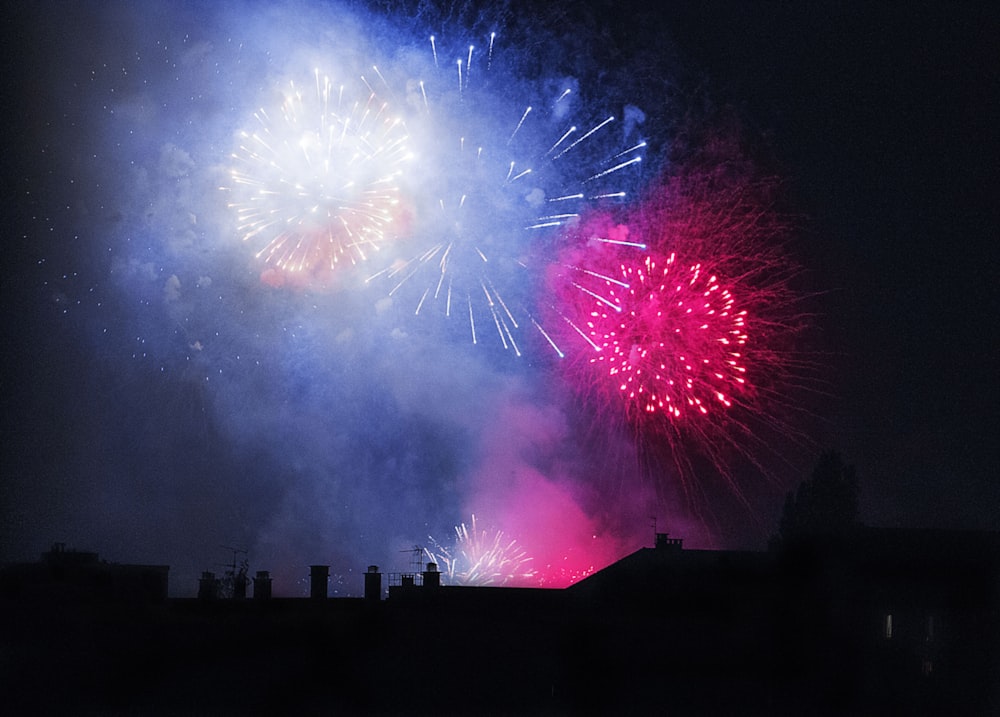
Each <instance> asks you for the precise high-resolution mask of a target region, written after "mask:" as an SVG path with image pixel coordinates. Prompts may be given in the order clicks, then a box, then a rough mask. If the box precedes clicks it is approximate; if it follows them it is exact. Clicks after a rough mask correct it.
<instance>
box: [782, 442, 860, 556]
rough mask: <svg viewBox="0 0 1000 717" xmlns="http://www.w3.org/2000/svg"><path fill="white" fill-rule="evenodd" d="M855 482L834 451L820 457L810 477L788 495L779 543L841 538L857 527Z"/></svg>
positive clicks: (850, 468)
mask: <svg viewBox="0 0 1000 717" xmlns="http://www.w3.org/2000/svg"><path fill="white" fill-rule="evenodd" d="M858 493H859V488H858V479H857V475H856V474H855V471H854V466H849V465H846V464H845V463H844V461H843V459H842V458H841V457H840V454H839V453H838V452H837V451H827V452H825V453H823V454H822V455H821V456H820V458H819V461H818V462H817V463H816V467H815V468H814V469H813V472H812V477H811V478H809V479H808V480H804V481H802V483H800V484H799V487H798V490H797V491H794V492H790V493H788V495H787V496H786V498H785V507H784V509H783V510H782V513H781V522H780V524H779V530H778V536H776V538H777V540H778V542H781V543H788V542H789V541H794V540H796V539H801V538H809V537H821V536H833V535H843V534H844V533H847V532H849V531H850V530H851V529H853V528H854V527H856V526H857V518H858Z"/></svg>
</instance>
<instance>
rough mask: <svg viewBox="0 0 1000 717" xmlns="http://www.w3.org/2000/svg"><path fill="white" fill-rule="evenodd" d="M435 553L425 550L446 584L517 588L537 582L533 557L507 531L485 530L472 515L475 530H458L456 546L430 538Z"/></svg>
mask: <svg viewBox="0 0 1000 717" xmlns="http://www.w3.org/2000/svg"><path fill="white" fill-rule="evenodd" d="M430 540H431V542H432V543H433V544H434V546H435V547H434V550H431V549H425V552H426V555H427V557H428V559H430V560H431V561H432V562H435V563H437V564H438V566H439V567H440V569H441V573H442V575H443V580H444V582H445V584H446V585H512V584H513V585H516V584H524V583H526V582H535V575H536V572H535V570H534V568H533V567H532V558H531V557H530V556H529V555H528V554H527V552H526V551H525V550H524V548H522V547H521V546H520V545H519V544H518V542H517V541H516V540H514V539H512V538H508V537H507V536H505V535H504V533H503V531H499V530H497V531H493V530H481V529H480V528H479V526H478V524H477V522H476V516H475V515H473V516H472V523H471V528H470V527H469V526H467V525H466V524H465V523H462V524H461V525H459V526H456V527H455V543H454V545H452V546H451V547H443V546H441V545H440V544H439V543H438V542H437V541H436V540H434V538H431V539H430Z"/></svg>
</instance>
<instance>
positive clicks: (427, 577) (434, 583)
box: [423, 563, 441, 588]
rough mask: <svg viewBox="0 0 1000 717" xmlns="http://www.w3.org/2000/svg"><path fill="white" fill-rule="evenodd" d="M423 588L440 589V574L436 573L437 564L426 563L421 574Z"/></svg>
mask: <svg viewBox="0 0 1000 717" xmlns="http://www.w3.org/2000/svg"><path fill="white" fill-rule="evenodd" d="M423 577H424V587H425V588H439V587H441V573H439V572H438V566H437V563H427V569H426V570H425V571H424V573H423Z"/></svg>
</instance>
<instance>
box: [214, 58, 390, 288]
mask: <svg viewBox="0 0 1000 717" xmlns="http://www.w3.org/2000/svg"><path fill="white" fill-rule="evenodd" d="M280 100H281V101H280V103H278V106H277V107H274V108H272V109H265V108H261V109H259V110H257V112H255V113H254V120H255V122H254V127H253V129H250V130H246V131H243V132H241V133H240V135H239V141H238V148H237V150H236V151H235V152H234V153H233V155H232V161H233V167H232V169H231V171H230V177H231V185H230V186H229V187H224V188H223V189H225V190H226V191H228V192H229V193H230V194H231V196H232V199H231V203H230V207H231V208H232V209H234V210H235V212H236V216H237V221H238V227H239V232H240V234H241V235H242V237H243V239H244V240H245V241H246V242H248V243H249V244H252V245H253V246H254V247H255V256H256V258H257V259H258V260H260V261H262V262H264V263H265V264H267V265H268V266H269V267H270V268H271V269H273V270H277V271H279V272H282V273H283V274H287V275H296V274H299V275H323V274H324V273H327V272H330V271H332V270H333V269H334V268H335V267H336V266H337V265H338V264H339V263H342V262H347V263H349V264H354V263H357V262H359V261H362V260H364V259H366V258H367V257H368V255H369V254H370V253H371V252H372V251H375V250H378V249H379V248H380V247H381V246H382V245H383V244H384V243H385V242H386V241H387V240H389V239H391V238H392V237H393V236H394V231H393V222H394V220H395V219H396V216H397V213H398V207H399V178H400V175H401V173H402V168H403V165H404V163H405V162H406V160H407V158H408V156H409V155H408V149H407V139H408V137H407V131H406V127H405V125H404V123H403V121H402V119H401V118H400V117H399V116H398V115H397V114H395V113H394V112H393V110H392V108H391V107H390V106H389V104H388V102H386V101H385V100H383V99H382V98H380V97H379V95H378V94H377V93H376V92H375V91H374V90H373V89H372V87H371V85H370V84H369V83H368V81H367V80H366V79H365V78H364V77H361V78H360V80H359V81H358V82H356V83H351V85H350V86H346V85H335V84H334V83H333V81H332V80H331V79H330V78H329V77H326V76H324V75H321V74H320V72H319V71H318V70H316V71H315V72H314V77H313V78H312V81H310V82H308V83H307V84H306V85H305V86H299V85H296V84H295V83H294V82H292V83H289V85H288V86H287V87H286V88H285V89H284V90H283V91H282V92H281V93H280Z"/></svg>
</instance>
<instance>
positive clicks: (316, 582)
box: [309, 565, 330, 600]
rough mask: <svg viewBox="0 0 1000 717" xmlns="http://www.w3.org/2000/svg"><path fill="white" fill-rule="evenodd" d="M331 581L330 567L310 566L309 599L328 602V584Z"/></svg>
mask: <svg viewBox="0 0 1000 717" xmlns="http://www.w3.org/2000/svg"><path fill="white" fill-rule="evenodd" d="M329 581H330V566H329V565H310V566H309V597H311V598H312V599H313V600H326V584H327V583H328V582H329Z"/></svg>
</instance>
